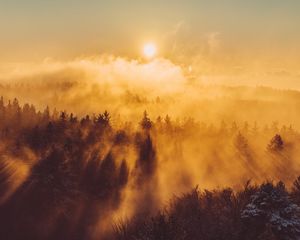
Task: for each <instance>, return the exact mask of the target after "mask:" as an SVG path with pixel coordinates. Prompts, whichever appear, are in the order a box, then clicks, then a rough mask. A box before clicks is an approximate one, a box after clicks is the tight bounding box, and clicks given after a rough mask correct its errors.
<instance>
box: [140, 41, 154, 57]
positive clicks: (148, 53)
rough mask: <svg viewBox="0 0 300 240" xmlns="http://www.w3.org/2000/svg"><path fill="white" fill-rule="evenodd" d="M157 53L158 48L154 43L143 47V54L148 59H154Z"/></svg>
mask: <svg viewBox="0 0 300 240" xmlns="http://www.w3.org/2000/svg"><path fill="white" fill-rule="evenodd" d="M156 53H157V48H156V46H155V44H153V43H147V44H145V45H144V47H143V54H144V56H145V57H146V58H148V59H150V58H153V57H154V56H155V55H156Z"/></svg>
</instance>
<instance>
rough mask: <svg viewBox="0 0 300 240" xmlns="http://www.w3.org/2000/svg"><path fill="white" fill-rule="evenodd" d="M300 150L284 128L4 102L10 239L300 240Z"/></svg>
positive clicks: (1, 143) (3, 225) (5, 221)
mask: <svg viewBox="0 0 300 240" xmlns="http://www.w3.org/2000/svg"><path fill="white" fill-rule="evenodd" d="M299 143H300V135H299V133H298V132H297V131H296V130H295V129H293V127H292V126H280V125H279V124H278V123H277V122H276V121H274V122H272V123H270V124H269V125H264V126H260V125H259V124H258V123H256V122H253V123H248V122H243V123H236V122H233V123H226V122H224V121H222V120H220V124H219V125H216V124H213V123H204V122H201V121H197V120H195V119H192V118H185V117H183V118H182V119H177V120H173V119H172V117H170V116H168V115H167V116H163V117H160V116H159V117H157V118H156V119H150V117H149V115H148V113H147V112H144V114H143V115H142V114H141V119H140V120H138V121H137V122H136V123H135V122H128V121H123V120H122V116H111V115H110V114H109V112H107V111H105V112H103V113H100V114H93V115H90V116H89V115H87V116H85V117H80V118H79V117H77V116H76V115H75V114H72V113H68V112H66V111H57V110H55V109H54V110H51V111H50V109H49V108H48V107H47V108H45V110H43V111H39V110H37V109H35V107H34V106H33V105H29V104H24V105H21V104H19V102H18V100H17V99H14V100H13V101H8V102H7V103H5V102H4V100H3V98H1V100H0V153H1V155H0V236H1V239H8V240H9V239H53V240H54V239H56V240H57V239H72V240H73V239H74V240H76V239H78V240H79V239H80V240H81V239H145V240H146V239H299V238H300V179H299V178H297V176H298V175H299V172H300V168H299V160H298V153H300V150H299V146H298V145H299ZM229 169H231V170H229ZM249 180H252V182H251V181H249ZM273 180H274V182H272V181H273ZM280 180H282V181H284V182H285V183H286V185H287V187H286V186H285V184H284V183H283V182H282V181H280ZM198 184H199V187H197V188H195V186H196V185H198ZM226 184H230V186H231V187H232V188H224V187H226V186H224V185H226ZM191 189H193V190H191ZM205 189H209V190H205ZM213 189H215V190H213ZM184 192H187V193H184ZM169 199H171V200H170V201H169ZM168 201H169V202H168ZM124 212H125V215H124V214H121V213H124Z"/></svg>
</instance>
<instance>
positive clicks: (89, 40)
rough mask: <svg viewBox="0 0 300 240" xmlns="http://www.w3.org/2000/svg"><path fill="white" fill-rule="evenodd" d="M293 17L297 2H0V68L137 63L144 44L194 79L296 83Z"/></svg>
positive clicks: (299, 20)
mask: <svg viewBox="0 0 300 240" xmlns="http://www.w3.org/2000/svg"><path fill="white" fill-rule="evenodd" d="M299 9H300V1H298V0H285V1H281V0H251V1H250V0H249V1H246V0H227V1H224V0H210V1H204V0H184V1H183V0H173V1H168V0H165V1H162V0H160V1H159V0H152V1H143V0H127V1H124V0H110V1H103V0H98V1H96V0H88V1H82V0H72V1H71V0H27V1H24V0H0V36H1V38H0V52H1V55H0V62H1V63H2V65H3V64H7V63H12V62H30V61H43V60H45V59H59V60H71V59H74V58H78V57H86V56H98V55H103V54H106V55H115V56H121V57H124V58H128V59H139V58H141V57H142V56H141V48H142V46H143V44H144V43H146V42H149V41H151V42H154V43H155V44H156V45H157V50H158V57H162V58H167V59H170V60H171V61H172V62H174V63H175V64H178V65H180V66H190V65H191V66H192V67H193V68H192V69H193V71H195V72H196V73H199V74H205V75H220V76H224V75H226V76H234V77H236V76H240V75H245V74H246V75H247V77H248V78H251V77H253V78H257V75H258V76H260V77H262V78H264V77H265V76H269V75H270V76H271V77H274V76H275V77H283V76H284V77H289V78H290V79H294V78H295V79H296V80H297V79H298V80H299V76H300V72H299V62H300V44H299V42H300V14H299ZM296 80H295V81H296ZM291 81H292V80H291ZM293 81H294V80H293Z"/></svg>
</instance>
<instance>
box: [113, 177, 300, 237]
mask: <svg viewBox="0 0 300 240" xmlns="http://www.w3.org/2000/svg"><path fill="white" fill-rule="evenodd" d="M294 184H295V186H298V181H295V183H294ZM296 195H299V189H294V190H293V194H291V193H289V192H288V191H287V190H286V188H285V185H284V184H283V183H282V182H279V183H277V184H273V183H271V182H266V183H264V184H262V185H260V186H252V185H250V184H249V183H248V184H246V186H245V187H244V189H243V190H241V191H238V192H236V193H235V192H233V191H232V190H231V189H222V190H213V191H207V190H206V191H200V190H198V188H196V189H193V190H192V191H191V192H189V193H187V194H184V195H182V196H180V197H175V198H174V199H173V200H172V201H171V203H170V205H169V206H168V207H167V208H166V209H165V210H163V211H161V212H159V213H158V214H156V215H155V216H153V217H152V218H147V219H138V218H136V219H132V220H131V221H129V222H120V223H118V224H116V226H115V237H116V239H119V240H129V239H140V240H146V239H147V240H152V239H153V240H154V239H155V240H157V239H160V240H162V239H164V240H171V239H172V240H173V239H188V240H196V239H203V240H206V239H221V240H229V239H230V240H241V239H245V240H253V239H261V240H269V239H273V240H275V239H276V240H292V239H293V240H296V239H299V238H300V208H299V206H298V205H297V204H296V201H297V198H296Z"/></svg>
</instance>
